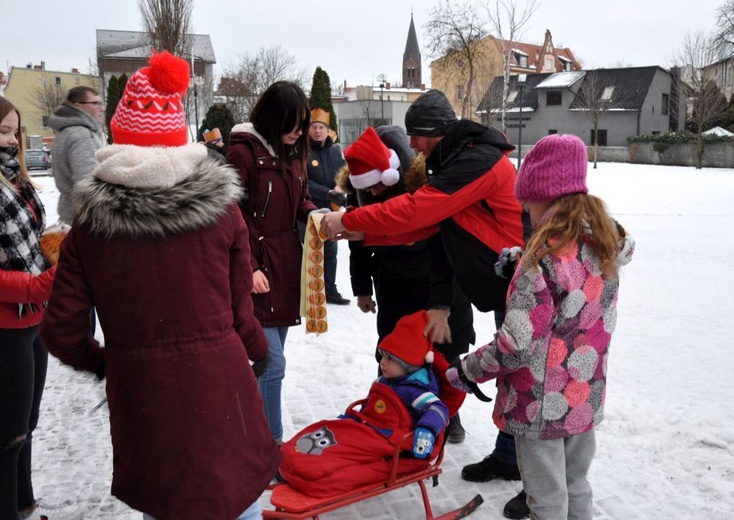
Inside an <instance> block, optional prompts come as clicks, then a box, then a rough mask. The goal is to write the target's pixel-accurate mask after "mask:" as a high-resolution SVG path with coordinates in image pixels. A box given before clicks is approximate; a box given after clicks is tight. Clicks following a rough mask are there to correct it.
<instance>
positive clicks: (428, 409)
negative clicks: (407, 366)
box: [379, 367, 449, 436]
mask: <svg viewBox="0 0 734 520" xmlns="http://www.w3.org/2000/svg"><path fill="white" fill-rule="evenodd" d="M379 381H380V382H381V383H384V384H386V385H387V386H389V387H390V388H392V390H393V391H394V392H395V393H396V394H398V396H399V397H400V399H402V401H403V402H404V403H405V405H406V406H407V407H408V410H410V415H411V416H412V417H413V426H414V427H415V428H418V427H423V428H428V429H429V430H431V432H433V434H434V435H436V436H438V434H439V433H441V431H442V430H443V429H444V428H445V427H446V425H447V424H448V422H449V410H448V408H446V405H445V404H443V401H441V400H440V399H439V398H438V393H439V384H438V380H437V379H436V375H435V374H434V373H433V370H429V369H427V368H425V367H423V368H421V369H420V370H418V371H417V372H413V373H412V374H408V375H405V376H402V377H395V378H392V379H388V378H386V377H381V378H380V379H379Z"/></svg>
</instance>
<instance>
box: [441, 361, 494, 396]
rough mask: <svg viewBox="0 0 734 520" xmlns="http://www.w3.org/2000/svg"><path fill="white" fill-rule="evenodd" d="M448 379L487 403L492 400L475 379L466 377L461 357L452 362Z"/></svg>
mask: <svg viewBox="0 0 734 520" xmlns="http://www.w3.org/2000/svg"><path fill="white" fill-rule="evenodd" d="M446 379H447V380H448V382H449V384H450V385H451V386H453V387H454V388H456V389H458V390H461V391H462V392H466V391H467V390H469V391H471V393H472V394H474V395H475V396H476V398H477V399H479V400H480V401H484V402H485V403H489V402H491V401H492V398H491V397H487V396H486V395H484V392H482V391H481V390H480V389H479V385H478V384H476V383H475V382H474V381H470V380H469V378H468V377H466V374H464V369H463V368H462V367H461V358H456V359H455V360H453V361H452V362H451V366H450V367H449V369H448V370H447V371H446Z"/></svg>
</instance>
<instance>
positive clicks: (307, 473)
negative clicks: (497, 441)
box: [263, 353, 483, 520]
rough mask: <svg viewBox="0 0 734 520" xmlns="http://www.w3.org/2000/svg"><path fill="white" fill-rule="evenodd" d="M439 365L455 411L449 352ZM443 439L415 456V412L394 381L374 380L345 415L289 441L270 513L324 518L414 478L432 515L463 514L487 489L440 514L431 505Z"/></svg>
mask: <svg viewBox="0 0 734 520" xmlns="http://www.w3.org/2000/svg"><path fill="white" fill-rule="evenodd" d="M436 354H438V353H436ZM433 366H434V371H435V373H436V375H437V376H438V378H439V381H440V382H441V391H440V398H441V400H442V401H443V402H444V404H446V406H447V408H448V409H449V414H450V416H452V417H453V416H454V415H455V414H456V412H457V411H458V409H459V407H460V406H461V403H462V402H463V400H464V397H465V394H464V393H463V392H460V391H458V390H456V389H454V388H453V387H451V386H450V385H449V384H448V382H447V381H446V380H445V377H444V374H445V372H446V369H447V368H448V363H447V362H446V360H445V359H444V358H443V356H440V355H436V356H435V360H434V365H433ZM444 441H445V439H444V435H443V432H442V433H441V434H440V435H439V438H438V439H437V440H436V446H437V447H438V446H440V449H438V450H435V451H434V453H433V455H432V457H430V458H429V459H416V458H414V457H412V455H411V449H412V445H413V431H412V418H411V416H410V412H409V411H408V409H407V407H406V406H405V404H404V403H403V402H402V401H401V400H400V398H399V397H398V396H397V394H395V393H394V392H393V391H392V390H391V389H390V388H389V387H388V386H386V385H384V384H382V383H374V384H373V385H372V388H371V389H370V392H369V395H368V397H367V398H366V399H361V400H359V401H356V402H354V403H352V404H351V405H349V407H348V408H347V410H346V412H345V414H344V415H343V416H342V418H340V419H333V420H325V421H319V422H317V423H315V424H312V425H310V426H308V427H306V428H304V429H303V430H301V431H300V432H299V433H298V434H296V435H295V436H294V437H293V438H292V439H291V440H289V441H288V442H287V443H285V444H284V445H283V446H282V448H281V451H282V452H283V456H284V458H283V463H281V466H280V473H281V475H282V476H283V477H284V479H285V480H286V482H283V483H279V484H276V485H275V486H274V487H273V488H272V494H271V496H270V502H271V504H272V505H273V506H274V507H275V510H264V511H263V518H266V519H277V518H280V519H306V518H313V519H316V520H318V518H319V515H320V514H323V513H326V512H329V511H333V510H335V509H340V508H342V507H345V506H347V505H349V504H353V503H356V502H360V501H362V500H365V499H368V498H372V497H375V496H378V495H381V494H383V493H387V492H389V491H392V490H394V489H398V488H401V487H404V486H408V485H410V484H418V486H419V487H420V490H421V496H422V498H423V506H424V509H425V513H426V519H428V520H433V519H434V518H438V519H441V520H448V519H460V518H464V517H465V516H467V515H469V514H470V513H472V512H473V511H474V510H475V509H476V508H477V507H479V505H480V504H481V503H482V502H483V500H482V497H481V495H476V496H475V497H474V498H473V499H472V500H470V501H469V502H468V503H467V504H466V505H465V506H463V507H461V508H459V509H457V510H455V511H451V512H449V513H446V514H443V515H441V516H439V517H434V516H433V512H432V510H431V504H430V499H429V497H428V492H427V489H426V485H425V482H424V481H425V480H427V479H429V478H432V479H433V485H434V486H436V485H438V475H440V474H441V472H442V471H441V468H440V466H441V462H442V460H443V455H444Z"/></svg>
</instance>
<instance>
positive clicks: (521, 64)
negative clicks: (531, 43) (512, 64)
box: [520, 56, 528, 67]
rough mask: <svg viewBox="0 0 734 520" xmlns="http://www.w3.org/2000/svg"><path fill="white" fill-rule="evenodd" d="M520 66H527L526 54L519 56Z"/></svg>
mask: <svg viewBox="0 0 734 520" xmlns="http://www.w3.org/2000/svg"><path fill="white" fill-rule="evenodd" d="M520 66H521V67H527V66H528V57H527V56H520Z"/></svg>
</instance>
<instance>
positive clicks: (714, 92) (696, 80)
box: [675, 31, 727, 169]
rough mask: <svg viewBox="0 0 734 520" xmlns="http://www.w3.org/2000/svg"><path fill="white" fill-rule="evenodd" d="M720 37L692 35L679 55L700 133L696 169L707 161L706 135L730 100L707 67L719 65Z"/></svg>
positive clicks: (693, 118) (704, 34)
mask: <svg viewBox="0 0 734 520" xmlns="http://www.w3.org/2000/svg"><path fill="white" fill-rule="evenodd" d="M717 48H718V44H717V37H716V36H713V37H712V36H710V35H708V34H706V33H704V32H703V31H698V32H694V33H688V34H687V35H686V36H685V38H684V40H683V44H682V46H681V48H680V51H679V53H678V55H677V57H676V58H675V59H676V62H677V65H678V66H680V67H681V69H682V74H681V76H682V77H681V82H682V84H681V87H682V90H683V91H684V92H685V91H687V94H688V101H689V108H688V110H689V117H690V120H691V123H692V125H693V127H694V130H695V132H696V168H697V169H700V168H701V161H702V158H703V132H704V131H705V130H706V129H707V128H708V126H710V125H711V123H712V122H714V121H717V120H719V119H720V118H721V117H722V116H723V114H724V113H725V112H726V110H727V103H726V98H725V97H724V96H722V95H721V92H720V91H719V88H718V87H717V86H716V81H715V77H713V76H712V74H715V72H708V73H707V72H706V71H704V67H705V66H706V65H710V64H711V63H713V62H714V61H716V57H717Z"/></svg>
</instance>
